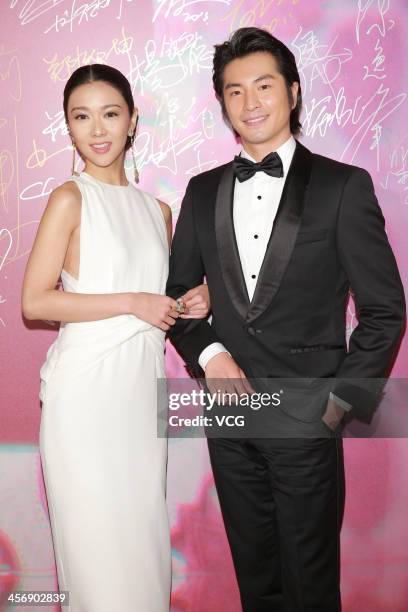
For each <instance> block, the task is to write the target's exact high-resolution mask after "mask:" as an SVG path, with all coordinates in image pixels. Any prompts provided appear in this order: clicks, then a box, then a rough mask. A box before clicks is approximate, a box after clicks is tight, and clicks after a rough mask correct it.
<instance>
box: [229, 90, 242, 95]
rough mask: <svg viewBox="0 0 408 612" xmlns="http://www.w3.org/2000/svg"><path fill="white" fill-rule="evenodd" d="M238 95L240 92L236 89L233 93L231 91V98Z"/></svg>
mask: <svg viewBox="0 0 408 612" xmlns="http://www.w3.org/2000/svg"><path fill="white" fill-rule="evenodd" d="M240 93H241V92H240V91H239V90H238V89H236V90H235V91H231V96H239V94H240Z"/></svg>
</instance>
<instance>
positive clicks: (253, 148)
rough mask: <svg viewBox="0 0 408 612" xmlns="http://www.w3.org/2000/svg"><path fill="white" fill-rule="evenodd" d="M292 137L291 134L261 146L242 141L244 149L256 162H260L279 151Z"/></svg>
mask: <svg viewBox="0 0 408 612" xmlns="http://www.w3.org/2000/svg"><path fill="white" fill-rule="evenodd" d="M290 137H291V133H290V132H289V134H286V133H285V134H284V135H281V136H280V137H279V138H276V139H274V140H268V142H263V143H261V144H254V143H250V142H247V141H245V140H242V148H243V149H244V151H245V152H246V153H248V155H250V156H251V157H252V159H254V160H255V161H256V162H260V161H262V160H263V158H264V157H266V156H267V155H269V153H272V152H273V151H276V150H277V149H279V147H280V146H282V145H283V144H285V142H287V141H288V140H289V138H290Z"/></svg>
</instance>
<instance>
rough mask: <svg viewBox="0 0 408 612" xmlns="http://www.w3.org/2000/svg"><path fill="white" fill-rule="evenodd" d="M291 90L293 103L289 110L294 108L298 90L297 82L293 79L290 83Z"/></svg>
mask: <svg viewBox="0 0 408 612" xmlns="http://www.w3.org/2000/svg"><path fill="white" fill-rule="evenodd" d="M290 89H291V92H292V99H293V104H292V108H291V110H293V109H294V108H296V104H297V96H298V91H299V83H298V82H297V81H294V82H293V83H292V85H291V86H290Z"/></svg>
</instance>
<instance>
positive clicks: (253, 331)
mask: <svg viewBox="0 0 408 612" xmlns="http://www.w3.org/2000/svg"><path fill="white" fill-rule="evenodd" d="M248 334H249V335H250V336H254V335H255V330H254V328H253V327H251V326H249V327H248Z"/></svg>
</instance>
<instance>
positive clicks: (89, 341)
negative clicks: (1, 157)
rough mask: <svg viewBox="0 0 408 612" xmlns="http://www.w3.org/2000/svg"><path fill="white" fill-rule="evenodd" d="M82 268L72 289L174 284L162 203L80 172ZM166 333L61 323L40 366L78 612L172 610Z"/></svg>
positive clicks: (133, 323) (50, 461)
mask: <svg viewBox="0 0 408 612" xmlns="http://www.w3.org/2000/svg"><path fill="white" fill-rule="evenodd" d="M68 180H73V181H75V182H76V184H77V185H78V188H79V189H80V191H81V194H82V210H81V230H80V271H79V278H78V280H76V279H75V278H73V277H72V276H70V275H69V274H68V273H66V272H65V271H63V272H62V275H61V278H62V282H63V288H64V290H65V291H70V292H76V293H117V292H129V291H132V292H133V291H134V292H139V291H146V292H149V293H159V294H164V292H165V285H166V279H167V275H168V243H167V233H166V227H165V221H164V217H163V214H162V211H161V208H160V205H159V204H158V202H157V201H156V200H155V199H154V198H153V197H152V196H150V195H148V194H147V193H144V192H143V191H140V190H139V189H136V187H134V186H133V185H132V184H129V185H128V186H114V185H109V184H108V183H105V182H102V181H100V180H98V179H95V178H93V177H92V176H91V175H89V174H87V173H85V172H81V173H80V175H79V176H75V175H73V176H72V177H70V179H68ZM164 336H165V334H164V332H162V331H161V330H160V329H158V328H156V327H153V326H151V325H149V324H148V323H145V322H144V321H142V320H140V319H138V318H137V317H136V316H133V315H119V316H115V317H111V318H108V319H103V320H97V321H91V322H81V323H66V324H61V328H60V331H59V335H58V337H57V339H56V340H55V342H54V343H53V344H52V345H51V347H50V349H49V350H48V353H47V359H46V362H45V363H44V365H43V366H42V368H41V372H40V375H41V391H40V399H41V400H42V402H43V404H42V413H41V425H40V454H41V461H42V466H43V473H44V481H45V486H46V493H47V500H48V507H49V512H50V521H51V528H52V535H53V543H54V550H55V558H56V567H57V574H58V582H59V588H60V590H61V591H62V590H66V591H69V592H70V606H69V607H68V608H64V610H65V609H67V610H69V611H70V612H119V611H120V612H168V610H169V598H170V580H171V550H170V536H169V525H168V518H167V511H166V504H165V478H166V461H167V441H166V440H165V439H163V438H158V437H157V406H156V404H157V399H156V377H157V376H159V377H163V378H164Z"/></svg>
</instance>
